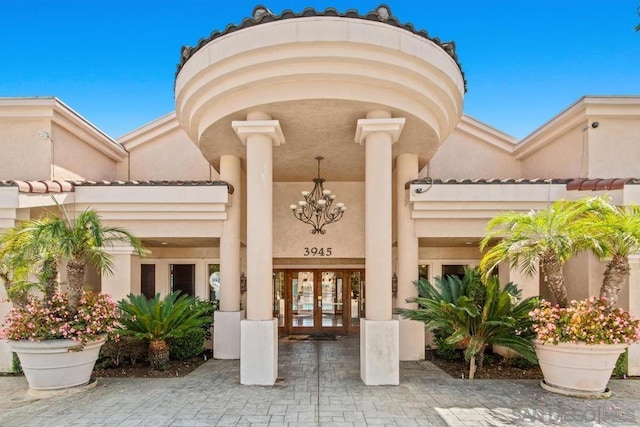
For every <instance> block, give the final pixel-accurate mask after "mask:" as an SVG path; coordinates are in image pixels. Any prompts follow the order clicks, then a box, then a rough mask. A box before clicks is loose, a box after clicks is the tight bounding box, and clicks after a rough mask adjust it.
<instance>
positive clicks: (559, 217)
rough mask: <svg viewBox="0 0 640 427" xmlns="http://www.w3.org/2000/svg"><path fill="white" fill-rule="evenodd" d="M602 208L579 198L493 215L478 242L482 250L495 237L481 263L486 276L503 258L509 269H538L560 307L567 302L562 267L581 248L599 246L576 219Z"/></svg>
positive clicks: (590, 200)
mask: <svg viewBox="0 0 640 427" xmlns="http://www.w3.org/2000/svg"><path fill="white" fill-rule="evenodd" d="M600 209H602V201H601V200H598V199H597V198H593V199H584V200H580V201H567V200H559V201H557V202H555V203H554V204H553V205H551V206H550V207H548V208H546V209H543V210H538V211H531V212H526V213H524V212H504V213H501V214H498V215H497V216H496V217H494V218H493V219H492V220H491V221H489V224H488V226H487V229H488V232H487V235H486V236H485V238H484V239H483V240H482V242H481V244H480V250H484V249H485V248H486V247H487V246H488V245H489V244H490V243H491V242H493V241H494V240H495V239H496V238H499V237H501V238H502V240H500V241H499V242H498V243H497V244H496V245H495V246H493V247H491V248H490V249H489V250H488V251H487V253H486V254H485V255H484V257H483V258H482V260H481V262H480V268H481V269H482V270H483V271H484V272H485V275H489V274H490V273H491V271H492V270H493V269H494V268H495V267H496V266H497V265H498V264H499V263H500V262H502V261H505V260H507V259H508V260H509V262H510V265H511V267H512V268H517V267H519V268H520V269H521V270H522V271H523V272H525V273H527V274H533V273H535V271H536V270H537V268H538V264H539V265H540V272H541V273H542V276H543V278H544V279H545V281H546V282H547V284H548V286H549V288H550V289H551V292H552V293H553V296H554V298H555V300H556V303H558V304H559V305H560V306H561V307H566V306H567V303H568V297H567V287H566V283H565V280H564V274H563V266H564V264H565V263H566V262H567V260H569V259H570V258H571V257H572V256H573V255H575V254H576V253H578V252H580V251H581V250H584V249H594V248H595V250H597V248H598V245H599V243H598V241H597V240H595V239H594V238H593V236H592V235H591V234H590V233H589V225H588V224H587V223H585V222H581V221H578V220H579V219H581V218H584V217H585V215H586V214H587V213H588V212H595V211H598V210H600Z"/></svg>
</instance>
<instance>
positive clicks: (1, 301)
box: [0, 280, 13, 372]
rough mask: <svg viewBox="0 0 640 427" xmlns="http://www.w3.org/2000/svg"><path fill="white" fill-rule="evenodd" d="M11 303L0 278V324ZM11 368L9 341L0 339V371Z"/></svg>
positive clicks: (11, 355)
mask: <svg viewBox="0 0 640 427" xmlns="http://www.w3.org/2000/svg"><path fill="white" fill-rule="evenodd" d="M12 307H13V304H11V303H10V302H9V300H8V299H7V293H6V292H5V289H4V283H3V282H2V281H1V280H0V326H1V325H2V323H3V322H4V318H5V316H6V315H7V313H8V312H9V311H10V310H11V308H12ZM12 369H13V353H12V352H11V347H9V341H7V340H0V372H11V371H12Z"/></svg>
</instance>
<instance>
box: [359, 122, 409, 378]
mask: <svg viewBox="0 0 640 427" xmlns="http://www.w3.org/2000/svg"><path fill="white" fill-rule="evenodd" d="M403 126H404V119H403V118H395V119H392V118H391V113H390V112H388V111H383V110H376V111H372V112H370V113H369V114H367V118H366V119H360V120H358V125H357V129H356V143H358V144H364V145H365V162H366V164H365V174H366V176H365V180H366V182H365V257H366V261H365V268H366V277H367V282H366V296H365V298H366V313H365V315H366V318H365V319H363V321H362V322H361V325H360V377H361V378H362V381H363V382H364V383H365V384H366V385H384V384H390V385H397V384H398V383H399V381H400V362H399V348H398V346H399V337H398V335H399V332H398V328H399V327H398V321H397V320H393V319H392V301H391V300H392V296H391V278H392V266H391V264H392V250H391V244H392V242H391V228H392V222H391V218H392V215H391V212H392V202H391V200H392V193H391V183H392V175H391V173H392V162H393V157H392V151H391V149H392V145H393V143H394V142H396V141H397V140H398V138H399V136H400V132H401V131H402V127H403Z"/></svg>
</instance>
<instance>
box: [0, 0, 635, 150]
mask: <svg viewBox="0 0 640 427" xmlns="http://www.w3.org/2000/svg"><path fill="white" fill-rule="evenodd" d="M261 1H263V2H264V5H266V6H267V7H269V8H270V9H271V10H272V11H273V12H275V13H280V12H282V11H283V10H285V9H292V10H294V11H300V10H302V9H303V8H305V7H307V6H312V7H315V8H319V9H324V8H326V7H335V8H336V9H338V10H340V11H344V10H347V9H357V10H358V11H360V12H368V11H370V10H373V9H374V8H375V7H376V6H377V5H378V4H379V2H368V1H357V0H351V1H341V0H340V1H333V2H324V1H305V2H298V1H270V0H261ZM256 4H258V2H256V1H245V0H235V1H233V2H230V3H227V2H219V1H216V0H180V1H177V0H15V1H10V0H0V22H1V25H0V65H1V66H0V97H8V96H56V97H58V98H60V99H61V100H62V101H64V102H65V103H67V104H68V105H69V106H70V107H71V108H73V109H75V110H76V111H77V112H78V113H80V114H81V115H83V116H84V117H85V118H87V119H88V120H89V121H91V122H92V123H93V124H95V125H96V126H97V127H99V128H100V129H102V130H103V131H104V132H106V133H107V134H109V135H110V136H112V137H118V136H120V135H122V134H124V133H126V132H129V131H131V130H134V129H135V128H137V127H139V126H142V125H143V124H145V123H147V122H149V121H152V120H154V119H156V118H158V117H160V116H161V115H164V114H166V113H168V112H170V111H173V110H174V98H173V81H174V73H175V67H176V63H177V62H178V58H179V54H180V47H181V46H182V45H194V44H196V43H197V41H198V39H199V38H201V37H206V36H208V35H209V34H210V33H211V31H213V30H216V29H223V28H224V27H225V26H226V25H227V24H229V23H240V22H241V21H242V19H243V18H245V17H247V16H249V15H250V14H251V11H252V10H253V8H254V6H256ZM387 4H388V5H389V6H390V7H391V10H392V12H393V14H394V15H395V16H396V17H398V19H399V20H400V21H401V22H411V23H413V24H414V25H415V26H416V27H417V28H419V29H426V30H427V31H428V32H429V34H430V35H431V36H436V37H439V38H440V39H442V40H446V41H448V40H453V41H455V42H456V46H457V52H458V56H459V59H460V61H461V63H462V67H463V70H464V72H465V74H466V78H467V81H468V93H467V95H466V97H465V105H464V111H465V113H467V114H469V115H471V116H473V117H475V118H477V119H479V120H481V121H483V122H485V123H487V124H488V125H490V126H493V127H495V128H497V129H499V130H502V131H504V132H506V133H508V134H511V135H513V136H515V137H518V138H522V137H524V136H526V135H527V134H529V133H531V132H533V131H534V130H535V129H536V128H537V127H539V126H541V125H542V124H544V123H545V122H546V121H548V120H550V119H551V118H553V116H555V115H556V114H558V113H560V112H561V111H562V110H564V109H565V108H567V107H568V106H569V105H571V104H572V103H574V102H575V101H577V100H578V99H579V98H580V97H582V96H584V95H640V32H635V31H634V28H635V26H636V25H637V24H638V22H640V18H639V17H638V16H637V12H636V9H637V7H638V6H640V1H635V0H613V1H612V0H601V1H590V0H562V1H560V0H535V1H528V0H487V1H478V0H465V1H455V0H452V1H449V2H443V1H433V0H420V1H395V2H394V1H388V2H387Z"/></svg>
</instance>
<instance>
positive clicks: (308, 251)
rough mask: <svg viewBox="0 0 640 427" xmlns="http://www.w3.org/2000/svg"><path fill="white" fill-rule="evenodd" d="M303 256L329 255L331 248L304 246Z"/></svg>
mask: <svg viewBox="0 0 640 427" xmlns="http://www.w3.org/2000/svg"><path fill="white" fill-rule="evenodd" d="M304 256H331V248H316V247H315V246H314V247H311V248H304Z"/></svg>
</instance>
